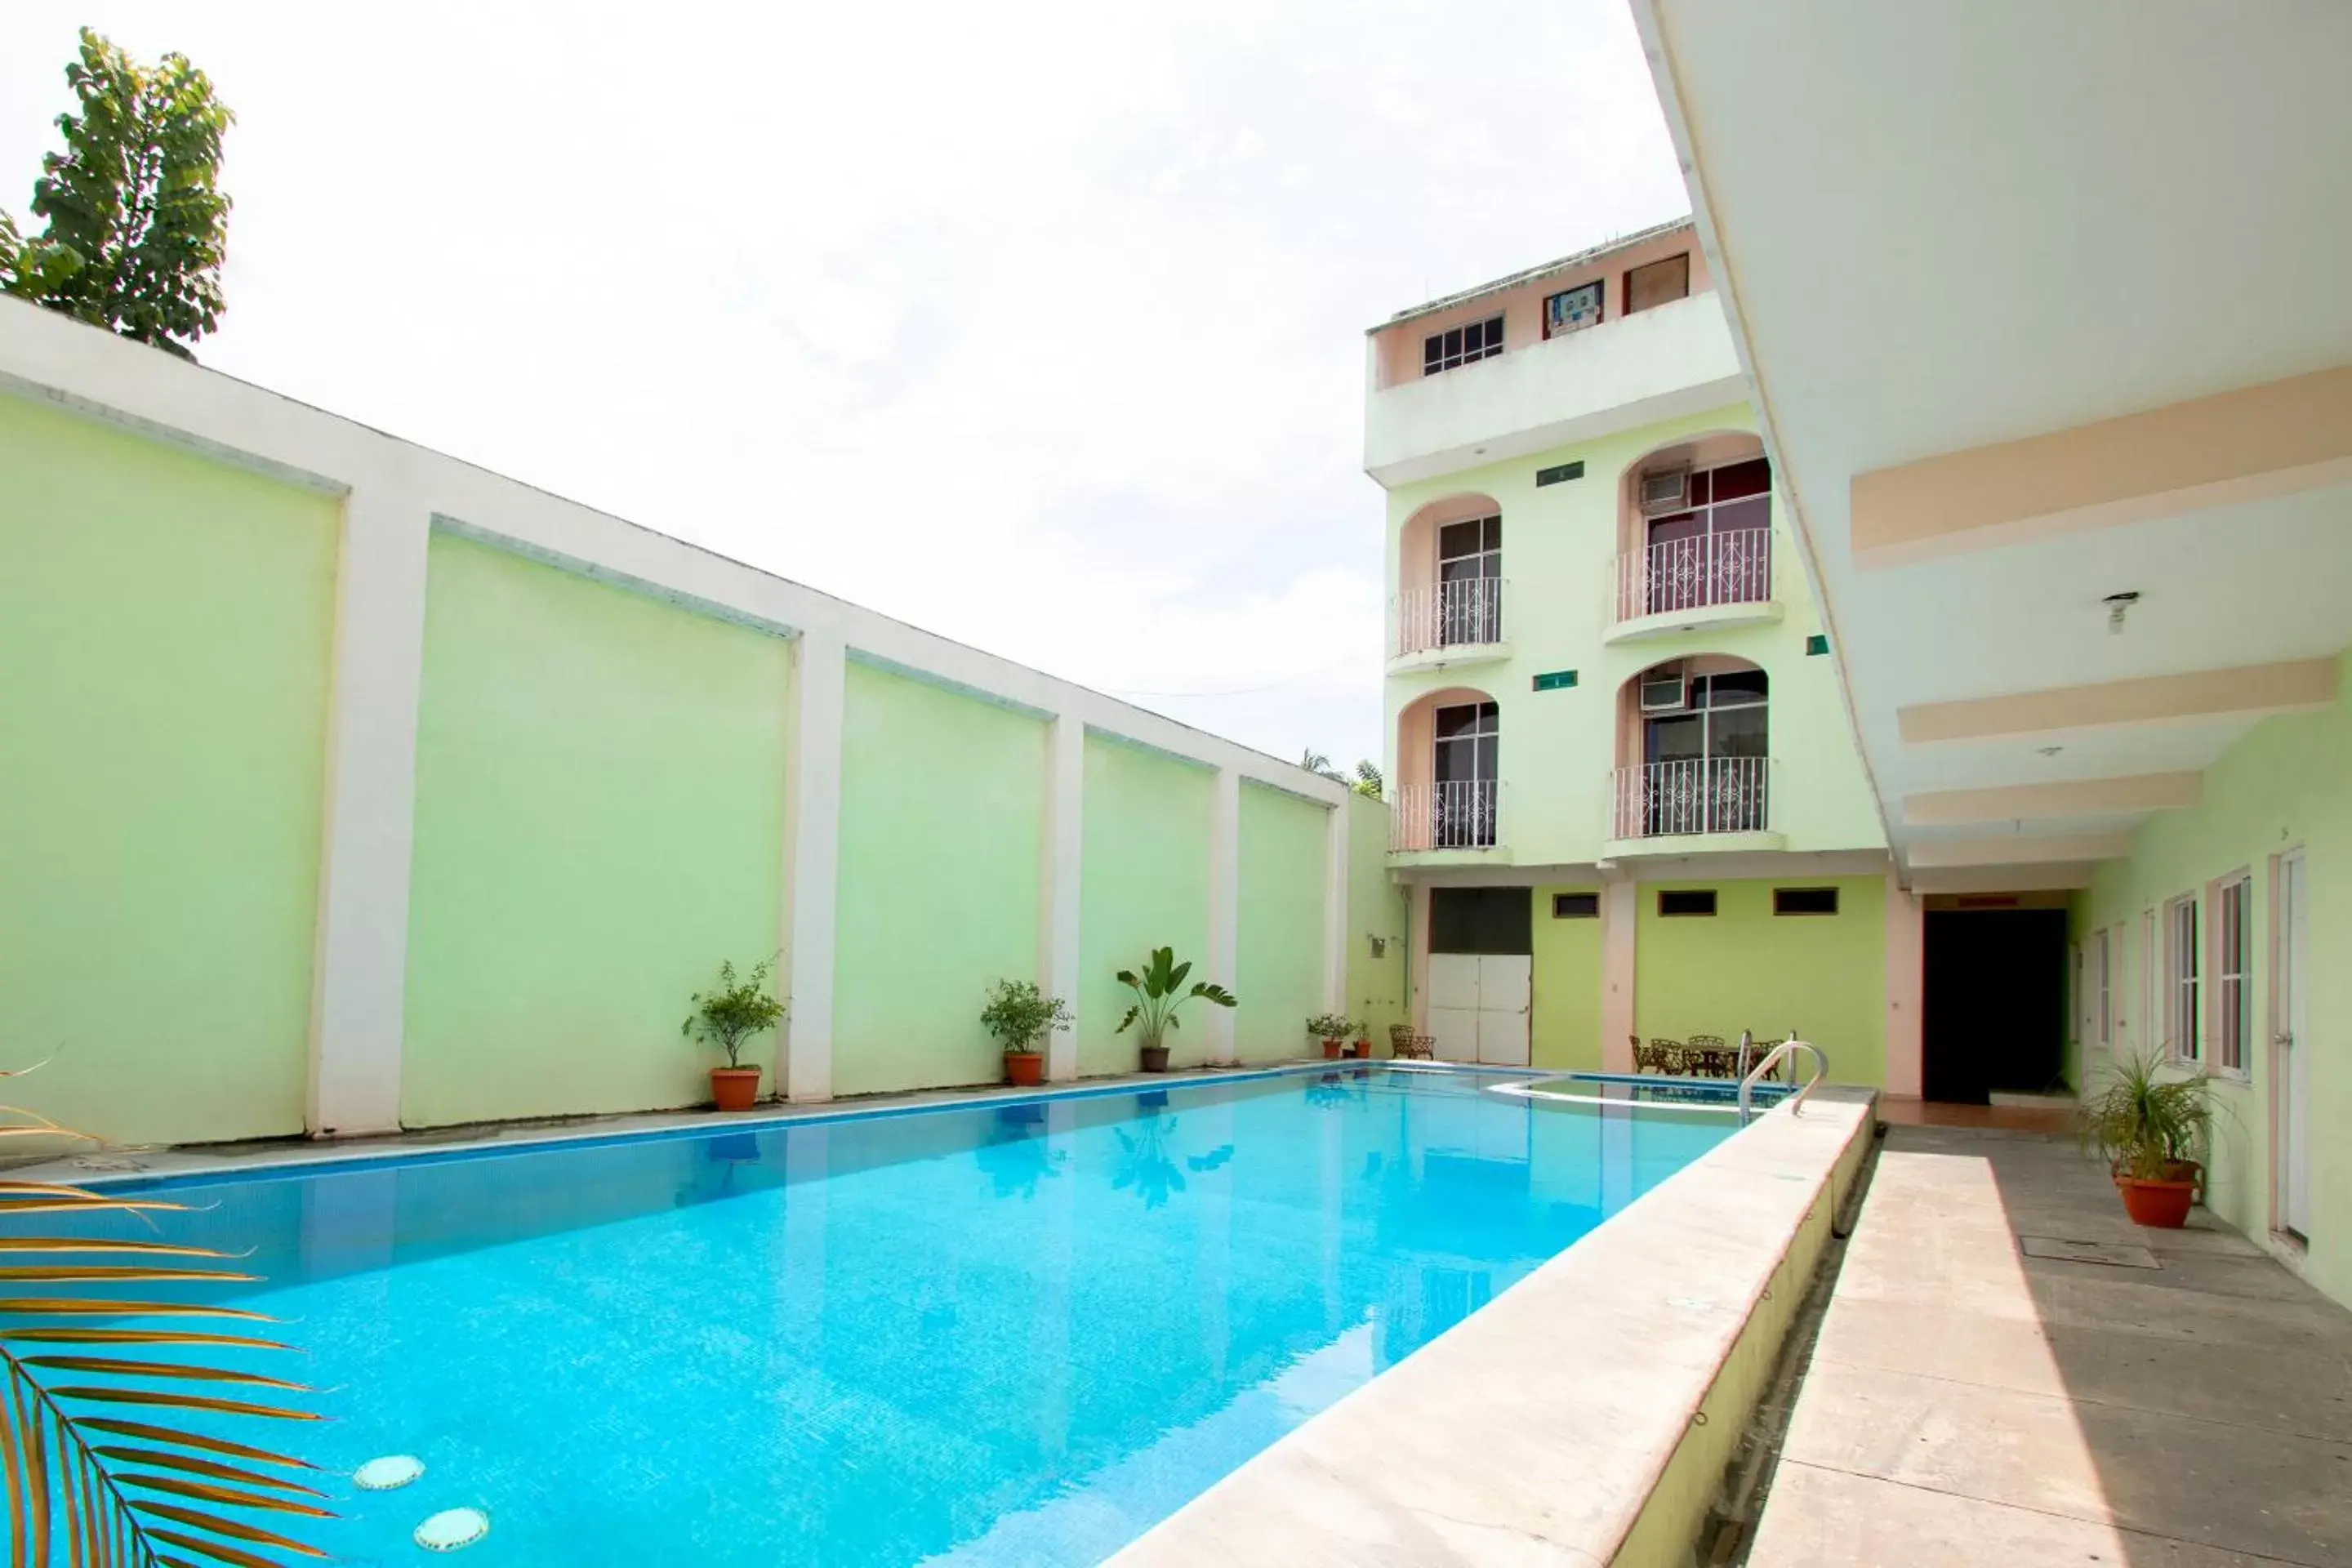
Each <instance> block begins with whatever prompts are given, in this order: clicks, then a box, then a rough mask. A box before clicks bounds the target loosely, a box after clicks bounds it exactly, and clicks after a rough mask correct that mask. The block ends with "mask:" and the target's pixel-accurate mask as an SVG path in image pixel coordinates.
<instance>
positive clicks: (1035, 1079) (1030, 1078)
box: [1004, 1051, 1045, 1089]
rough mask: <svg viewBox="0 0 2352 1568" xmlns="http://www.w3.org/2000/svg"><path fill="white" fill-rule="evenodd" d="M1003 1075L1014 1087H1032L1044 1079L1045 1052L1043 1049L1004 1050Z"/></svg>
mask: <svg viewBox="0 0 2352 1568" xmlns="http://www.w3.org/2000/svg"><path fill="white" fill-rule="evenodd" d="M1004 1077H1005V1079H1006V1080H1007V1081H1008V1082H1010V1083H1011V1084H1012V1085H1013V1088H1015V1089H1034V1088H1035V1087H1036V1086H1037V1085H1039V1084H1041V1083H1043V1082H1045V1052H1043V1051H1007V1052H1005V1053H1004Z"/></svg>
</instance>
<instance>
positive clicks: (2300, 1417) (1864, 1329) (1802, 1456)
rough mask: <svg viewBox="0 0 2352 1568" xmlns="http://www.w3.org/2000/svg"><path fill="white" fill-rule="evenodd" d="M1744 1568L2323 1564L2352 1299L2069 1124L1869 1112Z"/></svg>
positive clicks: (2349, 1373)
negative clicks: (2108, 1173) (1873, 1165)
mask: <svg viewBox="0 0 2352 1568" xmlns="http://www.w3.org/2000/svg"><path fill="white" fill-rule="evenodd" d="M2086 1243H2087V1244H2091V1245H2090V1246H2088V1247H2084V1246H2083V1245H2080V1244H2086ZM2061 1244H2075V1245H2061ZM2069 1254H2072V1255H2074V1257H2076V1258H2080V1257H2085V1256H2104V1257H2105V1258H2108V1259H2110V1261H2105V1262H2088V1261H2076V1260H2072V1259H2071V1258H2069V1257H2068V1256H2067V1255H2069ZM2045 1255H2055V1256H2045ZM2150 1265H2153V1266H2152V1267H2151V1266H2150ZM1748 1563H1750V1564H1751V1565H1752V1568H1861V1565H1864V1564H1869V1565H1873V1568H1875V1565H1879V1564H1897V1563H1899V1564H1903V1565H1905V1568H1944V1565H1959V1564H1969V1565H1974V1564H1986V1565H1989V1568H2053V1565H2056V1564H2062V1563H2063V1564H2069V1565H2074V1564H2098V1565H2101V1568H2116V1565H2118V1564H2120V1565H2124V1568H2157V1565H2159V1564H2160V1565H2162V1568H2221V1565H2222V1564H2231V1563H2243V1564H2275V1563H2294V1564H2307V1565H2310V1568H2322V1565H2335V1568H2341V1565H2343V1564H2347V1563H2352V1312H2347V1311H2345V1310H2343V1309H2342V1308H2340V1307H2337V1306H2336V1305H2334V1304H2333V1303H2332V1302H2329V1301H2328V1300H2326V1299H2325V1298H2323V1297H2321V1296H2320V1295H2319V1294H2318V1293H2317V1292H2315V1291H2314V1290H2312V1289H2309V1288H2308V1287H2307V1286H2305V1285H2304V1284H2303V1282H2302V1281H2301V1280H2299V1279H2295V1278H2294V1276H2293V1275H2292V1274H2290V1273H2289V1272H2288V1271H2286V1270H2285V1269H2284V1268H2281V1267H2279V1265H2278V1264H2276V1263H2275V1262H2273V1261H2272V1260H2271V1259H2270V1258H2268V1257H2267V1256H2265V1255H2264V1254H2263V1252H2262V1251H2261V1250H2260V1249H2259V1248H2257V1247H2254V1246H2253V1245H2252V1244H2251V1243H2250V1242H2248V1241H2246V1240H2245V1239H2244V1238H2243V1237H2239V1236H2238V1235H2236V1234H2235V1233H2233V1232H2231V1231H2227V1230H2224V1229H2221V1228H2220V1227H2218V1226H2214V1225H2213V1223H2212V1222H2211V1221H2210V1220H2209V1219H2207V1217H2206V1216H2205V1215H2204V1213H2203V1211H2201V1210H2200V1211H2199V1212H2198V1214H2197V1215H2196V1216H2195V1219H2194V1221H2193V1222H2192V1225H2191V1228H2189V1229H2188V1230H2185V1231H2173V1232H2165V1231H2147V1230H2140V1229H2138V1228H2137V1227H2135V1226H2132V1225H2131V1224H2130V1223H2129V1222H2128V1221H2126V1219H2125V1218H2124V1215H2123V1211H2122V1206H2121V1205H2120V1204H2119V1203H2118V1202H2117V1200H2116V1194H2115V1190H2114V1188H2113V1186H2112V1184H2109V1183H2108V1182H2107V1180H2106V1179H2105V1173H2104V1172H2103V1171H2102V1170H2101V1169H2100V1168H2099V1167H2097V1166H2096V1165H2095V1164H2093V1163H2089V1162H2087V1161H2085V1160H2084V1159H2083V1158H2082V1157H2081V1156H2080V1155H2079V1154H2078V1152H2076V1150H2075V1148H2074V1143H2073V1142H2072V1141H2071V1140H2069V1139H2063V1138H2052V1137H2047V1136H2030V1135H2020V1134H2016V1133H2004V1132H1998V1131H1979V1130H1964V1129H1951V1128H1936V1127H1904V1126H1897V1127H1895V1128H1893V1129H1892V1130H1891V1131H1889V1133H1888V1135H1887V1142H1886V1146H1885V1152H1884V1153H1883V1154H1882V1155H1881V1157H1880V1160H1879V1163H1878V1167H1877V1172H1876V1174H1875V1175H1874V1178H1873V1181H1872V1184H1871V1187H1870V1191H1869V1194H1868V1195H1867V1197H1866V1198H1865V1199H1864V1207H1863V1211H1862V1215H1861V1219H1860V1221H1859V1223H1858V1224H1857V1226H1856V1228H1855V1231H1854V1236H1853V1242H1852V1243H1851V1245H1850V1247H1849V1248H1848V1250H1847V1253H1846V1257H1845V1260H1844V1265H1843V1270H1842V1271H1841V1273H1840V1275H1839V1278H1838V1281H1837V1286H1836V1289H1835V1292H1834V1294H1833V1295H1832V1299H1831V1303H1830V1307H1829V1311H1828V1314H1827V1316H1826V1318H1825V1320H1824V1321H1823V1323H1822V1333H1821V1339H1820V1342H1819V1344H1818V1346H1817V1347H1816V1349H1815V1352H1814V1355H1813V1360H1812V1363H1811V1367H1810V1369H1809V1370H1808V1372H1807V1373H1806V1376H1805V1380H1804V1383H1803V1384H1802V1386H1801V1389H1800V1390H1799V1393H1798V1398H1797V1404H1796V1407H1795V1411H1794V1414H1793V1416H1792V1418H1791V1422H1790V1429H1789V1432H1788V1436H1787V1441H1786V1445H1785V1447H1784V1448H1783V1450H1782V1452H1781V1456H1780V1464H1779V1467H1778V1468H1777V1470H1776V1472H1775V1474H1774V1477H1773V1479H1772V1482H1771V1490H1770V1493H1769V1498H1768V1500H1767V1501H1766V1505H1765V1509H1764V1512H1763V1516H1762V1519H1761V1521H1759V1529H1758V1532H1757V1536H1756V1539H1755V1542H1754V1545H1753V1547H1752V1550H1751V1552H1750V1555H1749V1557H1748Z"/></svg>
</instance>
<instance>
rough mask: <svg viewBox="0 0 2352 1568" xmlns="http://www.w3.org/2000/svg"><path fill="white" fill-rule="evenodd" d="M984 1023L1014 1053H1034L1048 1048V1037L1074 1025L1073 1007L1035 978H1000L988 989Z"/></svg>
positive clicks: (981, 1011) (999, 1043) (1001, 1043)
mask: <svg viewBox="0 0 2352 1568" xmlns="http://www.w3.org/2000/svg"><path fill="white" fill-rule="evenodd" d="M980 1026H981V1027H982V1028H983V1029H986V1030H987V1031H988V1032H989V1034H990V1035H991V1036H992V1037H993V1038H994V1039H995V1041H996V1043H997V1044H998V1045H1000V1046H1002V1047H1004V1049H1005V1050H1006V1051H1007V1052H1009V1053H1011V1054H1012V1055H1014V1056H1034V1055H1036V1054H1037V1053H1038V1052H1039V1051H1041V1050H1043V1049H1044V1048H1045V1037H1046V1036H1048V1035H1051V1034H1055V1033H1056V1032H1058V1031H1060V1030H1064V1029H1067V1028H1068V1027H1069V1026H1070V1009H1069V1005H1067V1004H1066V1003H1065V1002H1064V1001H1063V1000H1062V999H1061V998H1060V997H1059V996H1048V995H1046V994H1045V993H1044V992H1043V991H1041V990H1039V989H1038V988H1037V983H1036V982H1035V981H1034V980H1000V981H998V982H997V983H996V984H993V985H992V986H990V987H989V988H988V1005H987V1006H985V1007H982V1009H981V1010H980Z"/></svg>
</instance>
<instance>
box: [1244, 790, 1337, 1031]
mask: <svg viewBox="0 0 2352 1568" xmlns="http://www.w3.org/2000/svg"><path fill="white" fill-rule="evenodd" d="M1241 814H1242V821H1241V900H1240V928H1239V929H1240V942H1239V948H1240V952H1239V954H1238V961H1237V964H1236V967H1237V968H1238V969H1239V971H1240V974H1239V976H1238V978H1237V979H1235V981H1234V994H1235V995H1237V996H1239V997H1240V998H1241V1005H1240V1006H1239V1007H1238V1008H1236V1009H1234V1049H1235V1052H1236V1054H1237V1055H1238V1056H1239V1057H1240V1058H1241V1059H1242V1060H1243V1061H1245V1062H1270V1061H1283V1060H1286V1059H1288V1058H1296V1057H1300V1056H1304V1055H1305V1054H1307V1051H1308V1050H1310V1049H1318V1048H1319V1047H1315V1046H1314V1045H1313V1044H1312V1043H1311V1042H1310V1041H1309V1040H1308V1038H1307V1018H1308V1017H1310V1016H1313V1015H1314V1014H1317V1013H1320V1012H1321V1011H1323V883H1324V872H1325V859H1326V849H1327V846H1328V842H1329V840H1328V837H1327V835H1328V825H1329V823H1330V819H1331V814H1330V813H1329V812H1328V810H1326V809H1325V808H1324V807H1322V806H1320V805H1317V804H1316V803H1315V802H1313V801H1311V800H1301V799H1299V798H1298V797H1297V795H1285V794H1283V793H1282V792H1281V791H1280V790H1275V789H1268V788H1266V787H1265V785H1263V784H1247V783H1244V784H1243V785H1242V803H1241Z"/></svg>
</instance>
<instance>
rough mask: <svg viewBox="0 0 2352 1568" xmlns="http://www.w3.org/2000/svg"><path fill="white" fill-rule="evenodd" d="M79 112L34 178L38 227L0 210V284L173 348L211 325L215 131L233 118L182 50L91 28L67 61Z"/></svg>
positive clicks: (219, 237) (221, 233)
mask: <svg viewBox="0 0 2352 1568" xmlns="http://www.w3.org/2000/svg"><path fill="white" fill-rule="evenodd" d="M66 83H67V85H68V86H69V87H71V88H72V89H73V91H74V97H75V98H76V100H78V102H79V108H78V111H77V112H73V113H68V114H60V115H58V131H59V132H63V133H64V136H65V144H66V145H65V151H64V152H62V153H45V154H44V155H43V156H42V158H41V177H40V178H39V179H38V180H37V181H35V182H34V183H33V215H34V216H36V217H40V218H46V219H47V222H48V227H47V230H46V231H44V232H43V233H42V235H41V236H40V237H38V238H37V239H29V240H28V239H26V238H24V237H21V236H20V234H19V233H18V231H17V229H16V225H15V224H14V223H12V222H9V221H7V220H6V219H5V217H0V289H5V290H6V291H7V292H9V293H11V294H14V295H16V296H18V297H19V298H21V299H26V300H32V301H33V302H34V303H35V304H37V305H46V306H47V307H48V308H49V309H51V310H58V311H61V312H63V313H64V314H66V315H68V316H71V317H73V318H75V319H76V320H77V321H88V322H89V323H90V324H91V325H93V326H100V327H106V328H109V329H110V330H111V331H117V332H120V333H121V334H122V335H123V336H124V337H126V338H135V339H137V340H138V341H139V342H142V343H152V344H153V345H154V346H155V347H157V348H160V349H163V350H166V351H168V352H170V353H175V354H178V355H179V356H180V357H181V358H183V359H193V358H194V357H195V356H194V354H193V353H190V352H189V345H190V344H192V343H194V342H195V341H196V340H197V339H199V338H201V337H203V336H204V335H205V333H207V332H210V331H213V330H214V329H215V327H217V326H218V325H219V324H220V314H221V310H222V309H223V305H222V302H221V291H220V269H221V260H222V258H223V257H224V256H225V255H226V251H227V245H228V210H229V199H228V197H227V195H225V194H224V193H223V192H222V190H221V188H220V160H221V139H222V137H223V136H224V135H225V134H226V132H227V130H228V128H229V125H230V124H231V122H232V121H234V120H235V119H236V116H235V115H233V114H231V113H230V112H229V110H227V108H226V106H225V105H223V104H222V103H221V101H220V100H218V99H216V98H215V97H214V96H213V84H212V81H211V79H209V78H207V77H206V76H205V73H204V72H202V71H200V70H198V69H197V68H195V67H194V66H193V65H191V64H190V63H189V62H188V58H187V57H186V56H185V55H178V54H171V55H165V56H164V57H163V61H162V62H161V63H160V64H158V65H155V66H152V67H147V66H142V65H140V64H139V63H138V62H137V61H136V60H133V59H132V58H131V57H130V56H129V55H127V54H125V53H124V52H123V51H122V50H121V49H119V48H117V47H115V46H114V45H112V44H110V43H109V42H108V41H107V40H106V39H105V38H104V37H100V35H99V34H98V33H96V32H93V31H92V30H91V29H89V28H88V27H84V28H83V29H82V32H81V56H80V58H79V59H78V60H76V61H75V62H74V63H73V64H71V65H69V66H68V67H67V68H66Z"/></svg>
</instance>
